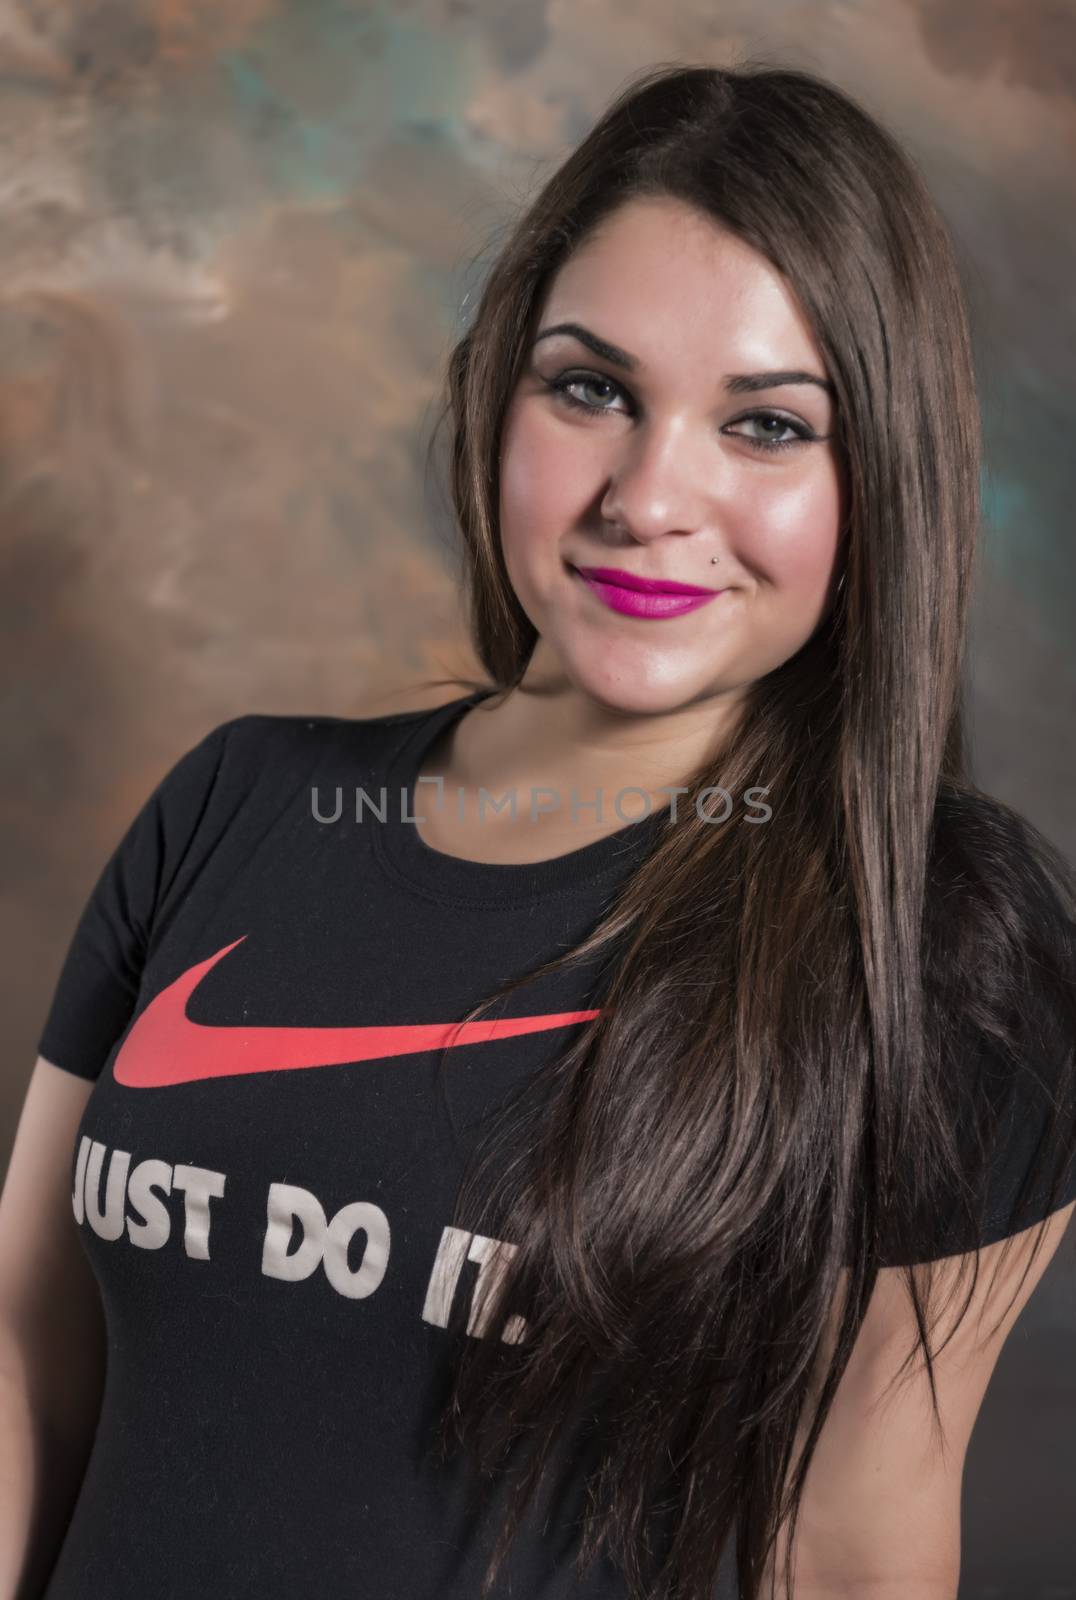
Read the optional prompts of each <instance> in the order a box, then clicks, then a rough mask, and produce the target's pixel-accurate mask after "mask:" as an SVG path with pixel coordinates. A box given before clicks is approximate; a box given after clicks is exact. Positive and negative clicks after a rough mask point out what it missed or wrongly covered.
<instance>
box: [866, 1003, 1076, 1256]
mask: <svg viewBox="0 0 1076 1600" xmlns="http://www.w3.org/2000/svg"><path fill="white" fill-rule="evenodd" d="M1074 1055H1076V1029H1074V1025H1073V1009H1072V1000H1071V997H1068V998H1067V999H1066V998H1065V996H1063V995H1061V994H1060V992H1059V991H1057V990H1056V989H1053V990H1051V989H1048V988H1046V987H1045V986H1039V985H1038V984H1030V985H1029V987H1028V989H1027V995H1026V1014H1025V1018H1024V1026H1023V1028H1022V1039H1021V1042H1020V1045H1019V1048H1018V1049H1017V1048H1010V1047H1005V1048H1003V1047H1002V1046H1000V1045H999V1044H997V1043H996V1042H994V1041H987V1040H986V1039H985V1038H984V1037H983V1036H982V1035H981V1034H980V1033H978V1032H977V1031H975V1030H973V1029H971V1028H970V1027H968V1028H966V1029H965V1030H964V1033H963V1048H962V1050H961V1051H960V1055H959V1059H958V1060H956V1061H954V1063H953V1066H954V1069H955V1070H956V1072H957V1074H958V1076H959V1108H958V1111H957V1119H958V1127H957V1143H958V1146H959V1148H960V1150H961V1153H962V1156H963V1160H964V1165H965V1175H966V1177H967V1179H968V1182H969V1184H970V1185H971V1190H972V1193H971V1196H970V1199H971V1203H972V1207H973V1216H974V1221H972V1220H971V1218H969V1216H968V1214H967V1212H966V1211H965V1210H964V1209H963V1207H962V1206H961V1204H960V1203H959V1197H958V1193H957V1186H956V1185H955V1184H954V1183H953V1182H952V1179H951V1175H949V1174H946V1175H945V1176H944V1178H943V1180H942V1183H941V1186H940V1188H939V1190H938V1192H937V1195H936V1198H935V1200H934V1202H933V1203H932V1204H931V1205H929V1206H928V1207H926V1208H924V1209H923V1210H921V1211H920V1212H919V1213H918V1215H917V1216H916V1218H915V1221H914V1223H913V1226H912V1229H911V1232H910V1234H909V1233H904V1234H903V1235H902V1237H901V1239H900V1241H899V1242H898V1241H897V1240H896V1239H895V1238H893V1237H890V1238H889V1240H888V1241H887V1244H886V1247H885V1248H884V1251H883V1260H882V1265H885V1266H897V1265H899V1266H906V1265H909V1264H911V1263H913V1262H925V1261H933V1260H941V1259H943V1258H944V1257H947V1256H955V1255H965V1254H968V1253H970V1252H971V1251H973V1250H976V1249H983V1248H985V1247H986V1246H988V1245H991V1244H996V1243H998V1242H999V1241H1000V1240H1002V1239H1007V1238H1011V1237H1012V1236H1013V1235H1014V1234H1017V1233H1022V1232H1023V1231H1024V1230H1025V1229H1027V1228H1031V1227H1034V1226H1036V1225H1038V1224H1039V1223H1041V1222H1044V1221H1045V1219H1046V1218H1047V1217H1048V1216H1051V1215H1053V1214H1054V1213H1055V1212H1057V1211H1062V1210H1064V1208H1065V1207H1066V1206H1068V1205H1070V1204H1071V1203H1072V1202H1073V1201H1074V1200H1076V1086H1074V1079H1076V1065H1074Z"/></svg>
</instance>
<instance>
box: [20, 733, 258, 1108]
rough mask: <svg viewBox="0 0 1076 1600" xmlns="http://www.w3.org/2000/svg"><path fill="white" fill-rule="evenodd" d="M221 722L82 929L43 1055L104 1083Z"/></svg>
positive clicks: (42, 1041) (158, 791)
mask: <svg viewBox="0 0 1076 1600" xmlns="http://www.w3.org/2000/svg"><path fill="white" fill-rule="evenodd" d="M232 726H234V723H231V722H229V723H222V724H221V725H220V726H219V727H217V728H214V729H213V730H212V732H211V733H208V734H207V735H206V736H205V738H204V739H202V740H201V741H200V743H198V744H196V745H195V746H194V747H193V748H192V749H190V750H188V751H187V752H186V753H185V754H184V755H182V756H181V757H180V758H179V760H178V761H177V762H176V763H175V765H174V766H173V767H172V768H171V769H170V770H169V771H168V772H167V773H166V774H165V776H164V777H163V778H162V779H161V781H160V783H159V784H158V785H157V787H156V788H155V789H154V790H153V793H152V794H151V795H150V796H149V798H148V799H147V800H146V802H145V804H144V805H143V806H142V808H141V810H140V811H139V812H138V815H137V816H136V817H135V819H134V821H133V822H132V823H131V824H130V826H129V827H128V829H127V831H126V833H125V834H124V836H123V838H122V839H121V840H120V842H119V844H118V845H117V846H116V849H115V850H114V851H113V853H112V855H111V856H110V858H109V859H108V861H107V862H106V863H105V865H104V867H103V869H102V871H101V874H100V876H99V877H98V879H97V882H96V884H95V885H94V887H93V889H92V891H91V893H90V896H89V899H88V900H87V902H86V904H85V906H84V907H83V910H82V914H81V916H80V917H79V919H78V922H77V923H76V925H75V930H74V933H73V935H72V937H71V940H70V943H69V945H68V948H67V953H66V955H65V957H64V960H63V964H62V966H61V968H60V973H59V977H58V979H57V982H56V986H55V989H54V991H53V995H52V1001H51V1004H50V1006H49V1010H48V1013H47V1015H46V1020H45V1025H44V1028H43V1031H42V1033H41V1035H40V1038H39V1040H38V1047H37V1048H38V1053H39V1054H40V1055H42V1056H44V1057H45V1059H46V1060H47V1061H51V1062H52V1063H53V1064H54V1065H55V1066H57V1067H61V1068H63V1070H64V1071H66V1072H71V1073H74V1074H75V1075H76V1076H77V1077H80V1078H90V1079H94V1078H97V1077H98V1075H99V1074H100V1072H101V1068H102V1067H103V1065H104V1063H105V1061H106V1059H107V1057H108V1053H109V1050H110V1049H111V1048H112V1046H113V1044H114V1043H115V1042H116V1040H117V1039H118V1038H119V1037H120V1035H121V1034H122V1032H123V1030H124V1028H125V1027H126V1026H127V1023H128V1022H129V1021H130V1018H131V1014H132V1012H133V1010H134V1007H135V1003H136V1001H137V998H138V991H139V986H140V982H141V976H142V969H143V965H144V962H145V958H146V950H147V947H148V942H149V937H150V933H151V931H152V928H153V923H154V917H155V915H156V913H157V910H158V907H159V906H160V905H161V904H162V902H163V900H164V898H165V896H166V895H167V894H168V891H169V888H170V886H171V884H172V883H173V882H174V881H175V878H176V874H177V872H178V871H179V869H180V868H181V866H182V863H183V860H184V858H185V856H186V855H187V852H188V851H189V849H190V846H191V842H192V841H193V839H194V836H195V833H196V832H197V829H198V825H199V821H200V820H201V818H202V816H203V814H204V812H205V808H206V805H207V803H208V800H209V796H210V794H211V792H212V789H213V786H214V783H215V781H216V777H217V773H218V771H219V768H220V764H221V760H222V757H223V751H224V746H225V742H226V740H227V735H228V732H229V730H230V728H231V727H232Z"/></svg>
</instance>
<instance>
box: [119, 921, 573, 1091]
mask: <svg viewBox="0 0 1076 1600" xmlns="http://www.w3.org/2000/svg"><path fill="white" fill-rule="evenodd" d="M246 937H247V935H246V934H243V935H242V937H241V938H239V939H234V940H233V941H232V943H231V944H226V945H225V946H224V948H223V949H222V950H218V951H217V953H216V955H215V956H210V957H209V960H208V961H200V962H198V964H197V965H196V966H193V967H188V969H187V971H186V972H184V973H182V974H181V975H180V976H179V977H178V978H177V979H176V980H175V982H174V983H170V984H169V985H168V987H167V988H166V989H162V990H161V992H160V994H158V995H155V996H154V998H153V999H152V1000H151V1001H150V1003H149V1005H148V1006H146V1008H145V1010H144V1011H142V1012H141V1013H140V1014H139V1016H138V1017H137V1019H136V1020H135V1022H134V1023H133V1024H132V1026H131V1031H130V1032H129V1033H128V1035H127V1037H126V1039H124V1041H123V1043H122V1045H121V1046H120V1048H119V1050H118V1051H117V1052H116V1058H115V1060H114V1061H113V1063H112V1076H113V1077H114V1078H115V1080H116V1082H117V1083H122V1084H126V1086H127V1087H128V1088H131V1089H162V1088H165V1087H166V1086H167V1085H169V1084H174V1083H195V1082H197V1080H198V1079H200V1078H234V1077H238V1076H239V1075H240V1074H241V1073H244V1072H295V1071H297V1070H299V1069H301V1068H304V1067H336V1066H342V1065H344V1064H345V1063H350V1062H354V1061H384V1060H386V1059H388V1058H389V1057H391V1056H410V1055H417V1054H419V1053H420V1052H422V1051H423V1050H441V1049H446V1048H449V1047H451V1046H454V1045H464V1044H487V1043H488V1042H489V1041H490V1040H492V1039H514V1038H517V1037H518V1036H519V1035H520V1034H524V1033H541V1032H544V1031H545V1030H546V1029H548V1028H563V1027H566V1026H567V1025H568V1024H569V1023H572V1022H589V1021H590V1020H591V1018H593V1017H596V1016H598V1015H599V1012H597V1011H561V1012H555V1013H551V1014H548V1015H546V1016H537V1017H500V1018H496V1017H490V1018H486V1019H485V1020H479V1021H477V1022H464V1023H459V1022H429V1023H414V1024H406V1023H405V1024H403V1025H402V1026H399V1027H360V1028H245V1027H218V1026H216V1025H214V1024H206V1023H202V1022H194V1021H192V1020H191V1018H190V1017H188V1015H187V1002H188V1000H189V999H190V997H191V995H192V994H193V993H194V991H195V989H197V987H198V985H199V984H200V983H201V981H202V979H203V978H204V977H205V975H206V973H207V972H208V971H209V970H210V969H211V968H212V967H215V966H216V964H217V962H218V961H220V960H222V959H223V957H224V956H226V955H227V954H228V952H229V950H234V949H235V947H236V945H239V944H242V943H243V940H244V939H245V938H246Z"/></svg>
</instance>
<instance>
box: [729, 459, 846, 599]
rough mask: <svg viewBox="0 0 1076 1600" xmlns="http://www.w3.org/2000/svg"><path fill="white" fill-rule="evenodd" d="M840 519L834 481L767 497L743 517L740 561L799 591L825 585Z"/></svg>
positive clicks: (782, 584) (788, 587) (835, 548)
mask: <svg viewBox="0 0 1076 1600" xmlns="http://www.w3.org/2000/svg"><path fill="white" fill-rule="evenodd" d="M839 521H840V505H839V495H838V490H837V485H836V483H835V482H829V481H825V482H822V483H819V484H815V485H806V486H803V487H801V488H799V489H796V490H795V491H793V492H790V493H788V494H784V495H780V496H774V497H772V498H768V499H766V500H765V501H764V502H760V503H759V504H757V505H756V506H755V508H754V514H753V515H751V514H749V515H748V517H747V519H746V521H745V528H746V530H747V531H746V537H745V541H744V548H743V552H742V555H741V560H742V561H743V563H744V565H745V566H747V567H749V568H751V567H753V568H754V569H755V570H756V572H757V573H758V575H759V576H760V577H761V578H762V579H763V580H765V581H768V582H769V583H771V584H774V585H776V586H777V587H778V588H784V589H788V590H789V591H794V592H797V593H802V592H804V591H813V590H814V589H816V588H820V587H821V588H824V587H825V585H826V584H827V583H828V582H829V578H830V575H831V573H832V570H833V563H834V560H835V558H836V554H837V531H838V526H839Z"/></svg>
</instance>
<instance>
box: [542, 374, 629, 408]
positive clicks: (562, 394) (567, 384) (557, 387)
mask: <svg viewBox="0 0 1076 1600" xmlns="http://www.w3.org/2000/svg"><path fill="white" fill-rule="evenodd" d="M546 381H547V383H548V386H549V388H550V389H552V390H553V392H554V394H556V395H557V396H558V398H559V399H561V400H563V401H564V403H565V404H566V405H569V406H576V407H578V409H579V410H580V411H608V410H609V409H610V407H609V406H607V405H602V404H601V403H600V402H599V403H598V404H596V405H592V404H591V403H590V402H589V401H588V400H580V399H578V397H577V396H576V395H574V394H572V393H571V390H573V389H590V390H592V391H593V390H595V389H605V390H607V391H611V392H612V393H613V394H623V392H624V391H623V390H622V389H621V387H620V385H619V384H618V383H614V381H613V379H612V378H603V377H601V376H600V375H599V374H598V373H596V372H575V373H572V372H562V373H561V375H560V377H559V378H552V379H547V380H546Z"/></svg>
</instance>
